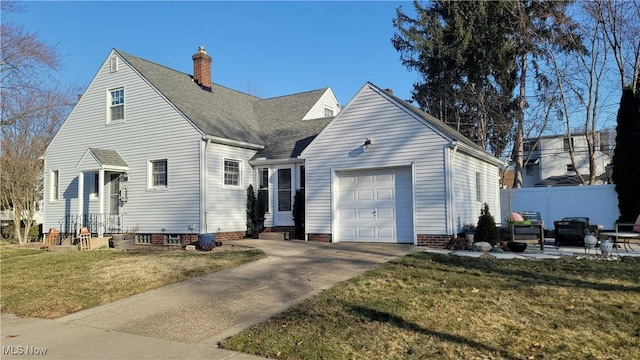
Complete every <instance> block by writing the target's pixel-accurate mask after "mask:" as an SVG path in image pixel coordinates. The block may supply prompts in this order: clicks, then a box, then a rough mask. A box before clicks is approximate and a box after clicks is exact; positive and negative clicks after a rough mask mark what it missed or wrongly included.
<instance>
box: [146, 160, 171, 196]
mask: <svg viewBox="0 0 640 360" xmlns="http://www.w3.org/2000/svg"><path fill="white" fill-rule="evenodd" d="M160 161H164V162H165V164H166V165H165V170H166V179H165V182H166V183H165V185H154V183H153V163H156V162H160ZM147 190H151V191H155V190H169V158H168V157H160V158H157V159H147Z"/></svg>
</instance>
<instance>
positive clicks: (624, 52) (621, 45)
mask: <svg viewBox="0 0 640 360" xmlns="http://www.w3.org/2000/svg"><path fill="white" fill-rule="evenodd" d="M584 9H585V10H586V12H587V14H588V15H589V16H590V17H591V18H592V19H594V20H595V21H596V22H598V24H599V25H600V27H601V29H602V31H603V33H604V36H605V39H606V41H607V43H608V44H609V47H610V49H611V52H612V54H613V57H614V59H615V62H616V65H617V67H618V71H619V73H620V84H621V87H620V89H621V90H623V89H624V88H625V87H626V86H628V85H631V88H632V91H633V92H634V94H635V92H636V91H640V90H638V88H639V87H640V85H638V84H639V81H640V80H639V79H640V20H638V19H640V2H638V1H623V0H595V1H587V2H585V4H584Z"/></svg>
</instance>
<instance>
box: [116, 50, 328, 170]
mask: <svg viewBox="0 0 640 360" xmlns="http://www.w3.org/2000/svg"><path fill="white" fill-rule="evenodd" d="M114 51H115V52H116V53H117V54H118V55H120V57H122V59H124V60H125V61H126V62H127V63H128V64H129V65H131V66H132V67H133V68H134V69H135V70H136V71H138V73H140V75H142V76H143V77H144V78H145V79H146V80H147V81H149V83H151V85H153V86H154V87H155V88H156V89H157V90H158V91H159V92H160V93H161V94H162V95H163V96H164V97H166V98H167V100H168V101H170V102H171V103H172V104H173V105H174V106H175V107H176V108H177V109H178V110H179V111H180V112H181V113H182V114H184V116H186V117H187V118H188V119H189V120H190V121H191V122H192V123H193V124H194V125H195V126H196V127H197V128H198V129H200V131H201V132H202V133H204V134H205V135H209V136H213V137H219V138H224V139H229V140H234V141H239V142H243V143H249V144H256V145H264V149H263V150H262V151H260V153H259V154H257V155H256V157H266V158H269V159H275V158H278V159H280V158H291V157H296V156H298V155H299V154H300V152H301V151H302V149H304V147H306V145H308V143H309V142H310V141H311V140H309V138H311V139H313V137H315V135H317V134H318V133H319V132H320V130H322V128H324V126H326V124H327V123H328V120H326V119H325V120H317V119H314V120H310V121H302V118H303V117H304V116H305V115H306V114H307V113H308V112H309V110H310V109H311V108H312V107H313V105H315V103H317V102H318V100H319V99H320V97H321V96H322V95H323V94H324V93H325V92H326V91H327V89H328V88H322V89H318V90H313V91H307V92H302V93H298V94H292V95H287V96H280V97H275V98H269V99H261V98H258V97H255V96H252V95H248V94H245V93H242V92H239V91H235V90H232V89H229V88H226V87H224V86H220V85H217V84H215V83H212V84H211V91H208V90H204V89H202V88H201V87H200V86H199V85H198V84H196V83H195V82H194V81H193V76H191V75H188V74H185V73H182V72H179V71H176V70H173V69H170V68H168V67H165V66H163V65H158V64H156V63H153V62H150V61H148V60H144V59H141V58H139V57H136V56H133V55H131V54H128V53H126V52H123V51H120V50H117V49H114Z"/></svg>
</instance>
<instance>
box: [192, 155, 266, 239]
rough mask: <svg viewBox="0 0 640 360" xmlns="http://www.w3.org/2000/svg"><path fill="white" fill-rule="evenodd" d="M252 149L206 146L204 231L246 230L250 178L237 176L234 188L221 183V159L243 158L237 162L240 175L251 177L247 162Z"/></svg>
mask: <svg viewBox="0 0 640 360" xmlns="http://www.w3.org/2000/svg"><path fill="white" fill-rule="evenodd" d="M255 153H256V151H255V150H250V149H243V148H237V147H231V146H227V145H221V144H216V143H210V144H209V145H208V147H207V156H206V158H207V175H206V179H207V196H206V198H207V203H206V205H205V206H206V209H205V213H206V215H207V216H206V221H207V224H206V225H207V232H229V231H245V230H246V229H247V212H246V209H247V191H246V190H247V187H248V186H249V185H250V184H253V185H254V188H256V184H255V183H253V176H240V184H239V185H238V186H227V185H224V184H223V179H224V160H225V159H247V161H240V172H241V173H242V174H253V173H254V172H253V169H252V168H251V165H249V162H248V159H251V158H252V157H253V155H255Z"/></svg>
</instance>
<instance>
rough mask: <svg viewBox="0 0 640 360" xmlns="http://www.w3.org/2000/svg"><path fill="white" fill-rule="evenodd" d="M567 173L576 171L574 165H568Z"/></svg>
mask: <svg viewBox="0 0 640 360" xmlns="http://www.w3.org/2000/svg"><path fill="white" fill-rule="evenodd" d="M567 171H569V172H571V171H576V169H575V168H574V167H573V164H567Z"/></svg>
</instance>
